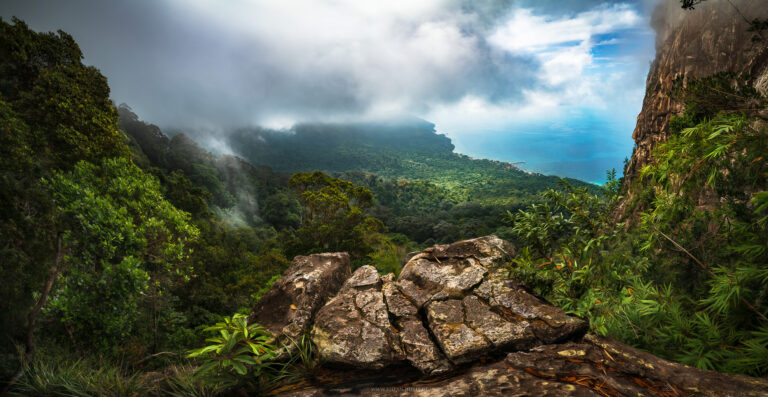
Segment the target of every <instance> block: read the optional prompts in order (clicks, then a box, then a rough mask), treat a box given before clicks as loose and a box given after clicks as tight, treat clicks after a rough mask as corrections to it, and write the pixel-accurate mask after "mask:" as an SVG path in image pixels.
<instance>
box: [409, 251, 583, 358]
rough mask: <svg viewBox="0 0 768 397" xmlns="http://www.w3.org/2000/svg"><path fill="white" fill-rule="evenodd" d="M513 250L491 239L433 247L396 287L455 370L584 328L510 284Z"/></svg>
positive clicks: (413, 258) (412, 260) (569, 336)
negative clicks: (456, 365) (457, 365)
mask: <svg viewBox="0 0 768 397" xmlns="http://www.w3.org/2000/svg"><path fill="white" fill-rule="evenodd" d="M514 251H515V250H514V247H513V246H512V245H511V244H510V243H508V242H506V241H504V240H502V239H499V238H498V237H495V236H487V237H481V238H476V239H472V240H466V241H459V242H457V243H453V244H448V245H438V246H435V247H432V248H428V249H426V250H424V251H423V252H420V253H416V254H413V255H411V256H410V259H409V260H408V262H407V263H406V264H405V266H404V267H403V271H402V272H401V273H400V277H399V278H398V280H397V282H396V283H395V286H396V287H397V288H398V289H399V290H400V291H401V292H402V294H403V296H405V297H406V298H407V299H408V300H409V301H410V302H412V304H413V305H414V306H415V308H416V310H417V311H418V310H422V309H423V311H424V314H425V318H426V320H427V322H428V324H429V327H430V330H431V331H432V333H433V334H434V336H435V339H436V341H437V343H438V344H439V345H440V348H441V349H442V351H443V352H444V353H445V355H446V356H447V357H448V358H449V359H450V360H451V361H453V362H454V363H463V362H468V361H472V360H474V359H476V358H478V357H482V356H487V355H489V354H491V353H494V352H497V351H514V350H521V349H529V348H531V347H533V346H536V345H540V344H545V343H554V342H559V341H563V340H568V339H572V338H577V337H580V336H581V335H583V334H584V333H585V332H586V331H587V329H588V327H589V324H588V323H587V322H586V321H584V320H582V319H580V318H577V317H573V316H568V315H566V314H565V312H564V311H563V310H562V309H560V308H558V307H555V306H552V305H550V304H549V303H547V302H545V301H543V300H541V299H539V298H537V297H536V296H534V295H533V294H531V293H530V292H529V291H528V290H527V289H526V288H525V286H524V285H522V284H520V283H517V282H515V281H513V280H507V279H506V274H507V264H508V263H509V261H510V259H511V255H513V254H514Z"/></svg>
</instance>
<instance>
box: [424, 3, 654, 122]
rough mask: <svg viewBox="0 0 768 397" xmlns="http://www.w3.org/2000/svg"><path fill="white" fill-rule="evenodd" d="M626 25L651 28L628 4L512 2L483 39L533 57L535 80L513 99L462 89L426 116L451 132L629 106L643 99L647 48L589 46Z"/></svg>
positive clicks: (617, 41) (609, 42) (616, 42)
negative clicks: (602, 52)
mask: <svg viewBox="0 0 768 397" xmlns="http://www.w3.org/2000/svg"><path fill="white" fill-rule="evenodd" d="M630 29H631V30H633V31H634V33H635V34H638V33H642V32H643V31H644V30H645V31H647V30H650V28H649V27H648V26H647V21H646V20H645V19H644V18H643V16H641V15H640V14H639V11H638V10H637V9H635V8H634V7H632V6H630V5H628V4H617V5H602V6H598V7H597V8H595V9H592V10H588V11H585V12H581V13H577V14H574V15H570V16H560V17H557V18H553V17H550V16H547V15H539V14H537V13H536V11H535V10H533V9H524V8H520V9H515V10H513V12H512V13H511V14H510V16H509V18H508V19H507V20H506V21H505V22H504V23H502V24H501V25H500V26H498V27H497V28H496V29H495V30H494V31H492V32H490V34H489V35H488V38H487V41H488V42H489V43H491V44H492V45H493V46H495V47H496V48H499V49H502V50H503V51H505V52H506V53H508V54H512V55H517V56H530V57H533V58H534V59H536V60H537V61H538V65H539V67H538V68H537V70H536V72H535V75H536V78H537V84H535V85H534V86H533V87H531V88H527V89H525V90H523V91H522V92H523V97H522V99H521V100H520V101H501V102H492V101H488V100H487V98H482V97H474V96H466V97H464V98H463V99H462V100H460V101H457V102H454V103H449V104H443V105H441V106H439V107H436V108H435V109H433V111H432V112H431V113H429V115H428V118H429V119H430V120H433V121H434V122H436V123H437V125H438V126H439V127H442V129H443V130H445V131H447V132H448V133H449V134H452V135H456V134H462V133H467V132H469V131H472V130H473V129H474V130H475V131H483V130H486V131H487V130H503V129H504V127H505V126H506V127H509V126H510V125H513V124H519V123H521V122H526V123H527V122H536V120H538V121H539V122H543V123H546V122H548V120H552V119H553V118H555V117H559V116H560V115H564V113H565V112H567V111H568V109H574V108H594V109H603V110H604V111H612V112H615V113H621V114H624V113H625V112H629V113H632V112H634V111H636V110H634V108H635V107H637V106H639V104H640V101H641V100H642V95H643V94H642V93H643V89H644V84H643V82H644V72H645V70H646V69H645V68H647V63H646V59H645V57H647V56H649V54H645V53H644V54H641V55H637V54H630V55H627V54H623V55H621V56H620V57H619V56H615V55H611V56H599V57H598V56H595V49H596V47H599V46H602V47H603V48H607V47H611V46H612V47H614V49H615V48H619V47H620V46H621V45H622V44H623V43H625V39H624V38H623V37H618V36H622V35H625V34H626V32H627V31H629V30H630ZM603 35H606V36H609V37H608V38H606V37H603ZM620 66H621V67H620ZM637 110H639V108H638V109H637ZM462 115H464V116H466V117H463V116H462ZM629 117H634V115H632V116H629Z"/></svg>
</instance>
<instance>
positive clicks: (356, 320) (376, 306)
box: [312, 266, 405, 369]
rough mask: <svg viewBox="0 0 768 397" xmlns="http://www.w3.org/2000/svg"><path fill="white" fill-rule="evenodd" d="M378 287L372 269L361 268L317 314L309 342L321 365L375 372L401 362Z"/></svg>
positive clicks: (395, 339)
mask: <svg viewBox="0 0 768 397" xmlns="http://www.w3.org/2000/svg"><path fill="white" fill-rule="evenodd" d="M381 287H382V281H381V277H379V273H378V272H377V271H376V268H374V267H373V266H363V267H361V268H359V269H357V270H356V271H355V273H354V274H352V277H350V278H349V280H347V282H346V283H344V286H343V287H342V288H341V291H340V292H339V294H338V295H337V296H336V297H334V298H333V299H331V301H329V302H328V303H327V304H326V305H325V306H323V308H321V309H320V310H319V311H318V312H317V316H316V318H315V324H314V327H313V328H312V342H313V343H314V344H315V347H316V352H317V358H318V359H319V361H320V362H321V363H323V364H326V365H331V366H348V367H355V368H371V369H375V368H383V367H386V366H388V365H392V364H395V363H398V362H401V361H403V360H404V359H405V354H404V352H403V349H402V347H401V345H400V338H399V337H398V336H397V333H396V329H395V328H394V327H393V325H392V324H391V323H390V321H389V313H388V311H387V306H386V304H385V303H384V294H383V293H382V291H381Z"/></svg>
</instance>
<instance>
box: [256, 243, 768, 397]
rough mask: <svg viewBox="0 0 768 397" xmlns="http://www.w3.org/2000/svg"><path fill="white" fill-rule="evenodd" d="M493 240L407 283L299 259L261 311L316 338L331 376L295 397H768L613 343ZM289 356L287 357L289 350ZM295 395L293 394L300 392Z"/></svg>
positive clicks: (737, 381) (411, 274) (418, 263)
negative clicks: (536, 284)
mask: <svg viewBox="0 0 768 397" xmlns="http://www.w3.org/2000/svg"><path fill="white" fill-rule="evenodd" d="M514 252H515V250H514V247H512V245H511V244H509V243H508V242H506V241H503V240H501V239H499V238H497V237H494V236H488V237H482V238H478V239H473V240H466V241H460V242H458V243H454V244H446V245H438V246H434V247H431V248H428V249H426V250H424V251H422V252H417V253H413V254H409V256H408V258H407V261H406V263H405V265H404V267H403V270H402V272H401V273H400V276H399V277H398V278H397V279H395V277H394V275H392V274H388V275H385V276H380V275H379V274H378V272H377V271H376V269H375V268H374V267H372V266H363V267H361V268H359V269H357V270H356V271H355V272H354V273H353V274H352V275H351V276H350V268H349V258H348V256H346V254H320V255H310V256H300V257H297V258H296V259H294V263H293V265H292V266H291V267H290V268H289V269H288V270H286V272H285V274H284V275H283V278H282V279H280V280H279V281H278V282H277V283H275V285H274V286H273V287H272V289H270V291H268V292H267V294H265V295H264V298H262V300H261V302H259V304H258V305H257V306H256V307H255V308H254V311H253V313H252V315H251V320H252V321H257V322H259V323H261V324H262V325H264V326H266V327H267V329H268V330H270V332H272V333H273V334H274V335H276V337H277V339H278V341H282V342H284V341H286V340H295V339H298V338H299V337H300V336H302V335H303V334H305V333H306V332H307V331H310V330H311V332H310V335H311V340H312V342H313V343H314V345H315V349H314V351H315V352H316V358H317V359H318V361H319V363H320V365H321V366H322V367H324V370H323V371H322V374H323V376H321V377H317V378H315V379H314V380H312V381H308V382H303V383H301V384H298V385H294V386H285V387H283V388H281V389H280V390H281V392H282V393H283V395H293V396H330V395H334V396H336V395H358V396H378V395H395V396H446V397H447V396H477V395H483V396H486V395H487V396H506V395H520V396H528V395H531V396H625V395H626V396H636V395H649V396H652V395H662V396H667V395H668V396H673V395H674V396H683V395H703V396H768V381H766V380H765V379H754V378H747V377H740V376H731V375H725V374H718V373H715V372H710V371H701V370H697V369H693V368H690V367H687V366H685V365H681V364H675V363H671V362H668V361H665V360H662V359H660V358H658V357H655V356H653V355H651V354H648V353H644V352H641V351H638V350H636V349H633V348H631V347H629V346H626V345H623V344H621V343H618V342H616V341H612V340H610V339H606V338H601V337H597V336H594V335H586V336H585V332H586V331H587V326H588V324H587V322H586V321H584V320H583V319H580V318H577V317H573V316H568V315H566V314H565V312H564V311H563V310H562V309H560V308H558V307H555V306H552V305H551V304H549V303H547V302H546V301H544V300H543V299H541V298H539V297H537V296H535V295H534V294H533V293H531V292H530V291H529V290H528V289H527V288H526V287H525V286H524V285H523V284H521V283H519V282H516V281H514V280H509V279H507V277H506V275H507V274H508V264H509V262H510V259H511V256H512V255H514ZM283 352H284V353H287V351H283ZM294 387H295V388H294Z"/></svg>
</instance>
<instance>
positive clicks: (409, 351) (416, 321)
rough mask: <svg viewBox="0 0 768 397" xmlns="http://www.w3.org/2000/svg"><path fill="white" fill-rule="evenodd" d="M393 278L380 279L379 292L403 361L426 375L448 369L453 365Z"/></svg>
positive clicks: (389, 276) (390, 276)
mask: <svg viewBox="0 0 768 397" xmlns="http://www.w3.org/2000/svg"><path fill="white" fill-rule="evenodd" d="M393 279H394V276H393V275H392V274H391V273H390V274H388V275H386V276H384V277H382V280H383V282H384V285H383V286H382V292H383V293H384V300H385V302H386V303H387V309H388V310H389V313H390V318H392V319H394V325H395V328H396V329H397V330H398V336H399V337H400V344H401V346H402V347H403V351H404V352H405V356H406V359H407V360H408V362H410V364H411V365H412V366H413V367H414V368H416V369H418V370H419V371H421V372H422V373H424V374H427V375H435V374H439V373H443V372H447V371H449V370H451V369H452V368H453V366H452V365H451V364H450V362H449V361H448V360H447V359H446V357H445V355H443V353H442V352H441V351H440V348H439V347H438V346H437V345H436V344H435V342H434V341H433V340H432V338H431V337H430V335H429V331H428V330H427V328H426V327H425V326H424V322H423V321H422V319H421V317H419V312H418V310H417V309H416V306H414V305H413V304H412V303H411V302H410V301H409V300H408V299H407V298H406V297H405V295H403V294H402V293H401V292H400V290H399V289H398V288H397V286H396V285H395V284H394V282H393Z"/></svg>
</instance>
